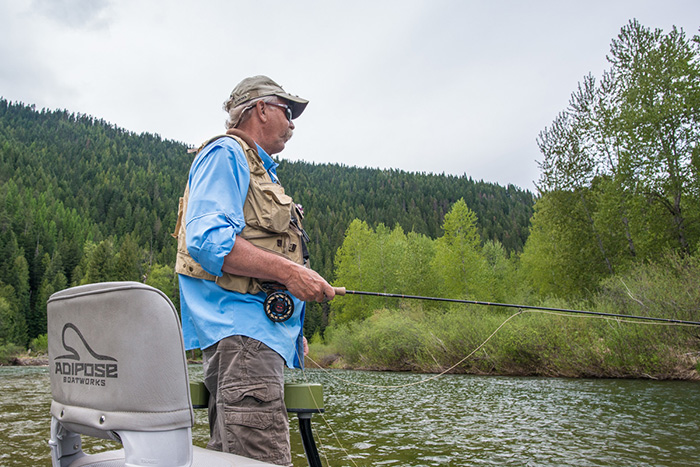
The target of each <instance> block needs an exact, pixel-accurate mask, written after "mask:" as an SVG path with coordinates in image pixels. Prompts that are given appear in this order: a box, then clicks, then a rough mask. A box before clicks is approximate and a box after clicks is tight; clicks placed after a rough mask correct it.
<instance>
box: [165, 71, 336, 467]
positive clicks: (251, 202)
mask: <svg viewBox="0 0 700 467" xmlns="http://www.w3.org/2000/svg"><path fill="white" fill-rule="evenodd" d="M307 104H308V101H307V100H305V99H302V98H300V97H297V96H293V95H290V94H288V93H286V92H285V91H284V89H282V87H281V86H279V85H278V84H277V83H275V82H274V81H272V80H271V79H270V78H268V77H265V76H254V77H251V78H246V79H244V80H243V81H241V82H240V83H239V84H238V85H237V86H236V87H235V88H234V90H233V92H232V93H231V96H230V98H229V99H228V100H227V101H226V102H225V103H224V110H226V111H227V112H228V114H229V118H228V121H227V125H226V126H227V128H228V130H227V132H226V135H224V136H220V137H216V138H213V139H212V140H209V141H208V142H207V143H205V144H204V145H203V147H202V148H201V149H200V150H199V152H198V153H197V155H196V157H195V159H194V161H193V163H192V167H191V169H190V174H189V178H188V184H187V188H186V190H185V195H184V196H183V198H182V199H181V202H180V213H179V219H178V227H177V229H176V233H177V236H178V257H177V263H176V271H177V272H178V274H179V282H180V300H181V308H182V329H183V335H184V340H185V347H186V348H187V349H188V350H189V349H193V348H201V349H203V359H204V378H205V381H204V382H205V385H206V387H207V389H208V390H209V392H210V393H211V398H210V401H209V427H210V433H211V439H210V441H209V444H208V446H207V447H208V448H210V449H215V450H220V451H225V452H233V453H235V454H239V455H243V456H246V457H250V458H254V459H258V460H261V461H265V462H269V463H274V464H278V465H292V460H291V451H290V446H289V421H288V418H287V412H286V409H285V407H284V398H283V396H284V394H283V390H284V373H283V372H284V365H285V364H286V365H287V366H289V367H301V366H302V363H303V355H304V354H305V352H306V349H307V347H306V340H305V338H304V337H303V334H302V325H303V318H304V303H303V301H308V300H314V301H317V302H322V301H327V300H331V299H332V298H333V297H334V291H333V288H332V287H331V286H330V285H329V284H328V282H326V281H325V280H324V279H323V278H322V277H321V276H320V275H319V274H317V273H316V272H315V271H313V270H312V269H310V268H308V264H307V263H308V258H307V256H308V254H307V253H306V251H307V249H306V245H305V243H304V239H305V238H307V237H306V233H305V232H304V231H303V227H302V224H301V220H302V213H301V210H300V209H299V207H298V206H297V205H296V204H294V202H293V201H292V200H291V198H290V197H289V196H288V195H286V194H285V193H284V189H283V188H282V186H281V185H280V184H279V182H278V180H277V174H276V170H275V169H276V167H277V164H276V163H275V162H274V160H273V159H272V158H271V157H270V156H271V155H273V154H278V153H280V152H281V151H282V150H283V149H284V147H285V145H286V143H287V141H289V138H291V136H292V132H293V130H294V128H295V125H294V122H293V119H295V118H296V117H298V116H299V115H301V113H302V112H303V111H304V109H305V108H306V105H307ZM271 283H272V284H274V285H272V286H270V284H271ZM275 288H276V289H279V288H285V289H286V290H287V291H288V294H289V298H290V299H291V303H292V304H293V306H294V313H293V314H292V315H291V317H290V318H289V319H287V320H286V321H282V322H273V321H272V320H271V319H268V317H267V316H266V314H265V311H264V306H263V305H264V300H265V298H266V296H267V295H266V291H267V292H269V291H271V289H275Z"/></svg>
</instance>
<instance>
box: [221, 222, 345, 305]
mask: <svg viewBox="0 0 700 467" xmlns="http://www.w3.org/2000/svg"><path fill="white" fill-rule="evenodd" d="M221 270H222V271H223V272H227V273H229V274H235V275H237V276H248V277H255V278H256V279H261V280H264V281H274V282H279V283H280V284H283V285H284V286H285V287H286V288H287V290H288V291H289V293H291V294H292V295H294V296H295V297H297V298H298V299H299V300H303V301H314V302H327V301H329V300H333V297H335V291H334V290H333V287H331V285H330V284H329V283H328V282H326V280H325V279H324V278H323V277H321V276H320V275H319V274H318V273H317V272H316V271H314V270H313V269H309V268H305V267H304V266H302V265H300V264H297V263H295V262H293V261H290V260H288V259H286V258H284V257H282V256H279V255H275V254H273V253H270V252H268V251H265V250H262V249H260V248H258V247H256V246H255V245H253V244H252V243H250V242H249V241H247V240H246V239H244V238H243V237H241V236H236V241H235V243H234V244H233V249H232V250H231V251H230V252H229V254H228V255H226V257H225V258H224V265H223V267H222V268H221Z"/></svg>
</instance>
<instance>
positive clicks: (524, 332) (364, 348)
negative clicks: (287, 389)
mask: <svg viewBox="0 0 700 467" xmlns="http://www.w3.org/2000/svg"><path fill="white" fill-rule="evenodd" d="M698 263H699V262H698V260H697V259H694V260H691V261H685V260H684V261H680V260H678V261H677V262H675V263H674V261H673V260H671V261H667V262H665V263H664V264H659V265H645V266H644V267H640V268H637V269H635V270H633V271H630V272H628V273H627V274H625V275H624V276H617V277H615V278H614V279H611V280H609V281H607V282H605V283H603V284H601V287H600V289H599V291H598V292H597V293H596V295H595V296H594V297H593V298H592V299H590V300H588V301H586V302H579V303H572V302H566V303H565V302H562V301H552V300H550V301H548V302H543V303H538V304H537V305H541V306H545V307H554V308H570V309H580V310H590V311H598V312H604V313H616V314H628V315H641V316H654V317H662V318H672V319H682V320H690V321H700V287H698V285H697V284H698V278H700V265H699V264H698ZM515 303H523V302H521V301H520V302H519V301H516V302H515ZM527 304H533V305H534V303H527ZM517 311H518V310H517V309H512V308H508V309H503V308H496V307H483V306H476V305H450V306H447V307H445V308H442V309H440V310H435V309H423V308H422V307H421V302H408V301H404V302H402V303H400V305H399V308H398V309H381V310H377V311H375V312H374V313H373V314H372V316H371V317H370V318H368V319H366V320H364V321H355V322H352V323H349V324H346V325H343V326H331V327H329V329H327V332H326V334H325V336H324V337H325V339H323V340H321V339H320V338H318V337H317V338H315V339H312V342H311V353H310V357H311V359H313V361H315V362H317V363H318V364H320V365H322V366H335V367H341V368H356V369H376V370H393V371H420V372H431V373H436V372H443V371H449V372H451V373H469V374H487V375H539V376H562V377H599V378H652V379H683V380H700V328H698V327H689V326H669V325H664V324H649V323H646V322H645V323H643V322H631V321H629V320H621V319H602V318H597V317H590V316H583V315H571V314H569V315H563V314H550V313H540V312H523V313H521V314H518V315H516V316H513V317H512V318H511V319H510V320H508V318H509V317H511V316H512V315H513V314H514V313H516V312H517ZM506 320H508V322H507V323H506V324H505V325H503V327H501V328H500V329H499V330H498V331H497V332H496V333H495V334H493V333H494V331H496V330H497V329H498V328H499V326H501V325H502V324H503V323H504V322H505V321H506ZM492 334H493V336H492ZM490 336H491V337H490ZM476 349H478V350H476ZM475 350H476V351H475ZM310 366H314V363H311V365H310Z"/></svg>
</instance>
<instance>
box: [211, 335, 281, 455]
mask: <svg viewBox="0 0 700 467" xmlns="http://www.w3.org/2000/svg"><path fill="white" fill-rule="evenodd" d="M203 354H204V384H205V386H206V387H207V389H208V390H209V393H210V398H209V430H210V436H211V438H210V440H209V443H208V444H207V448H209V449H213V450H216V451H224V452H231V453H234V454H238V455H240V456H245V457H249V458H252V459H257V460H260V461H264V462H269V463H271V464H277V465H286V466H291V465H292V455H291V448H290V443H289V419H288V417H287V410H286V408H285V406H284V360H283V359H282V357H281V356H280V355H279V354H278V353H277V352H275V351H274V350H272V349H270V348H269V347H268V346H266V345H265V344H263V343H262V342H260V341H257V340H255V339H251V338H249V337H245V336H230V337H226V338H224V339H222V340H220V341H219V342H218V343H216V344H214V345H213V346H211V347H208V348H206V349H204V351H203Z"/></svg>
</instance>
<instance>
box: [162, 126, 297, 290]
mask: <svg viewBox="0 0 700 467" xmlns="http://www.w3.org/2000/svg"><path fill="white" fill-rule="evenodd" d="M221 137H229V138H232V139H234V140H236V141H237V142H238V143H239V144H240V145H241V147H242V148H243V151H244V152H245V155H246V159H247V160H248V168H249V169H250V185H249V186H248V194H247V196H246V200H245V203H244V204H243V216H244V219H245V224H246V226H245V228H244V229H243V231H242V232H241V233H240V236H241V237H243V238H245V239H246V240H248V241H249V242H250V243H252V244H253V245H255V246H257V247H258V248H262V249H263V250H266V251H269V252H272V253H274V254H277V255H281V256H284V257H285V258H287V259H289V260H291V261H294V262H295V263H298V264H302V265H304V264H305V260H304V253H303V251H304V250H305V245H304V244H303V241H304V239H303V236H304V235H305V233H304V232H303V227H302V225H301V219H302V217H303V216H302V214H301V212H300V210H299V208H297V206H296V204H294V202H293V201H292V198H291V197H290V196H287V195H286V194H285V193H284V188H283V187H282V186H281V185H280V184H278V183H275V182H273V181H272V179H271V178H270V175H269V174H268V173H267V171H266V170H265V167H264V166H263V162H262V160H261V159H260V156H259V155H258V152H257V150H256V148H255V143H254V142H253V141H252V140H251V139H250V138H249V137H248V136H247V135H246V134H245V133H243V132H241V131H239V130H229V131H228V133H227V134H225V135H220V136H216V137H214V138H212V139H210V140H209V141H207V142H205V143H204V144H202V146H200V148H199V150H198V151H197V153H199V152H200V151H201V150H202V149H203V148H204V147H205V146H206V145H207V144H209V143H211V142H212V141H214V140H216V139H219V138H221ZM189 192H190V187H189V183H188V184H187V187H186V188H185V194H184V195H183V196H182V198H180V205H179V207H178V215H177V224H176V226H175V233H174V234H173V237H175V238H177V260H176V262H175V272H176V273H178V274H184V275H186V276H190V277H196V278H198V279H206V280H210V281H215V282H216V283H217V284H218V285H219V286H220V287H223V288H224V289H227V290H232V291H234V292H241V293H257V292H260V291H262V290H263V289H262V287H261V285H260V281H258V280H257V279H254V278H252V277H244V276H236V275H233V274H228V273H226V272H225V273H223V275H222V276H221V277H217V276H214V275H211V274H209V273H207V272H206V271H205V270H204V269H203V268H202V266H200V265H199V263H197V262H196V261H195V260H194V259H193V258H192V257H191V256H190V254H189V253H188V252H187V241H186V235H187V232H186V230H185V214H186V213H187V200H188V198H189ZM306 263H307V264H306V266H307V267H308V261H307V262H306Z"/></svg>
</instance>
